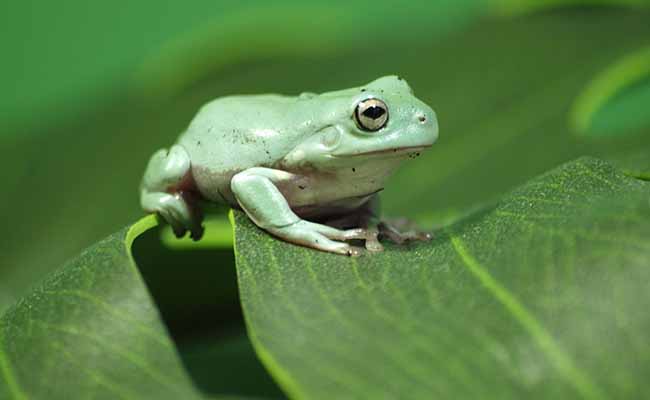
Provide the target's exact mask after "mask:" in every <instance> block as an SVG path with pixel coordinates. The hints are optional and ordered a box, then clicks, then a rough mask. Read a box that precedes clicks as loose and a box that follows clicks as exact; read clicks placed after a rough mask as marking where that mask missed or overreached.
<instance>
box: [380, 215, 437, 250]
mask: <svg viewBox="0 0 650 400" xmlns="http://www.w3.org/2000/svg"><path fill="white" fill-rule="evenodd" d="M377 227H378V229H379V234H380V235H381V236H385V237H387V238H388V239H390V240H391V241H393V242H395V243H397V244H403V243H404V242H407V241H414V240H419V241H429V240H431V239H432V238H433V235H432V234H431V233H429V232H424V231H421V230H419V229H418V228H417V226H416V224H415V223H413V222H412V221H410V220H408V219H407V218H395V219H386V220H382V221H381V222H380V223H379V224H378V225H377Z"/></svg>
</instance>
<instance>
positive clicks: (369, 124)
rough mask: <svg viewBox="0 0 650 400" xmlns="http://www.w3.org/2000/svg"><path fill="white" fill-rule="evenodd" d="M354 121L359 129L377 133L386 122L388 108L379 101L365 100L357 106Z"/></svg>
mask: <svg viewBox="0 0 650 400" xmlns="http://www.w3.org/2000/svg"><path fill="white" fill-rule="evenodd" d="M354 119H355V121H356V122H357V126H359V129H361V130H364V131H378V130H380V129H381V128H383V127H384V126H385V125H386V122H388V106H386V103H384V102H383V101H381V100H379V99H367V100H364V101H362V102H360V103H359V104H357V108H356V110H354Z"/></svg>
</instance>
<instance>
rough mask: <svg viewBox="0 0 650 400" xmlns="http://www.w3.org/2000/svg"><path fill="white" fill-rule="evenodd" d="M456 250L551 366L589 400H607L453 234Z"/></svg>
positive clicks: (532, 317)
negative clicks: (530, 338)
mask: <svg viewBox="0 0 650 400" xmlns="http://www.w3.org/2000/svg"><path fill="white" fill-rule="evenodd" d="M450 238H451V243H452V245H453V247H454V250H455V251H456V253H457V254H458V256H459V257H460V259H461V260H462V264H463V265H464V266H465V267H466V268H467V269H468V270H469V271H470V273H471V274H472V275H473V276H474V277H475V278H476V279H478V280H479V282H480V283H481V284H482V285H483V287H484V288H485V289H486V290H487V291H488V292H489V293H490V294H491V295H492V296H494V297H495V298H496V299H497V301H498V302H499V303H501V305H503V307H504V308H505V309H506V310H507V311H508V313H510V314H511V315H512V317H513V319H514V320H515V321H516V322H518V323H519V324H520V325H521V326H522V327H523V328H524V330H525V331H526V332H527V333H528V334H529V335H530V336H531V337H532V339H533V340H534V341H535V342H536V343H537V345H538V346H539V347H540V349H541V350H542V353H544V354H545V355H546V357H547V358H548V359H549V361H550V362H551V364H552V365H553V366H554V367H555V368H556V369H557V370H558V371H559V372H560V376H561V377H562V378H563V379H565V380H566V381H567V382H568V383H569V385H571V386H573V387H574V389H575V390H576V391H577V392H578V393H580V395H581V396H582V397H583V398H585V399H598V400H601V399H603V400H604V399H606V398H607V397H606V396H605V395H604V394H603V391H602V390H601V389H600V388H599V387H598V386H597V385H596V384H595V383H594V382H593V381H592V380H591V378H590V377H589V376H588V375H586V374H585V373H584V372H583V371H582V370H580V369H579V368H578V367H576V365H575V364H574V362H573V360H571V358H570V357H569V356H568V355H567V354H566V353H565V352H564V351H563V350H562V349H561V347H560V346H559V344H558V343H557V342H556V341H555V339H554V338H553V336H552V335H551V334H550V333H549V332H548V331H547V330H546V329H545V328H544V327H543V326H542V324H541V323H540V322H539V321H538V320H537V319H536V318H535V317H534V316H533V314H532V313H531V312H530V311H528V310H527V309H526V307H525V306H524V305H523V304H522V303H521V302H520V301H519V300H518V299H517V298H516V297H515V296H514V295H513V294H512V293H510V291H508V289H507V288H506V287H505V286H503V285H501V284H500V283H499V282H498V281H497V280H496V279H494V277H493V276H492V275H490V273H489V271H488V269H487V268H485V267H484V266H482V265H481V264H480V263H479V262H478V261H477V260H476V259H475V258H474V257H473V256H472V255H471V254H470V253H469V252H468V251H467V249H466V248H465V245H464V244H463V241H462V240H461V239H460V238H459V237H458V236H454V235H450Z"/></svg>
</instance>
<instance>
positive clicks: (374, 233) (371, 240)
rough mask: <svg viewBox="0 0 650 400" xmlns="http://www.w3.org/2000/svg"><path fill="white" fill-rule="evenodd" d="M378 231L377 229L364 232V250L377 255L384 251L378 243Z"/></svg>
mask: <svg viewBox="0 0 650 400" xmlns="http://www.w3.org/2000/svg"><path fill="white" fill-rule="evenodd" d="M378 236H379V230H378V229H377V228H368V229H367V230H366V250H368V251H370V252H372V253H378V252H380V251H383V250H384V246H382V244H381V243H379V237H378Z"/></svg>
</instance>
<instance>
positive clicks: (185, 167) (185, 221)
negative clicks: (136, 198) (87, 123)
mask: <svg viewBox="0 0 650 400" xmlns="http://www.w3.org/2000/svg"><path fill="white" fill-rule="evenodd" d="M193 189H194V188H193V180H192V175H191V172H190V160H189V156H188V154H187V152H186V151H185V149H184V148H183V147H182V146H179V145H174V146H172V148H171V149H170V150H169V151H167V150H164V149H163V150H160V151H158V152H156V153H155V154H154V155H153V156H152V157H151V159H150V160H149V164H148V165H147V169H146V171H145V174H144V178H143V180H142V185H141V190H140V204H141V205H142V208H143V209H144V210H145V211H147V212H152V213H158V214H159V215H160V216H161V217H162V218H163V219H164V220H165V221H166V222H167V223H169V225H171V227H172V229H173V231H174V234H175V235H176V236H177V237H181V236H183V235H184V234H185V232H186V231H188V230H189V231H190V236H191V237H192V239H194V240H198V239H200V238H201V236H202V235H203V227H202V226H201V213H200V209H199V207H198V204H197V198H196V196H195V195H194V193H193V192H192V190H193Z"/></svg>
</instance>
